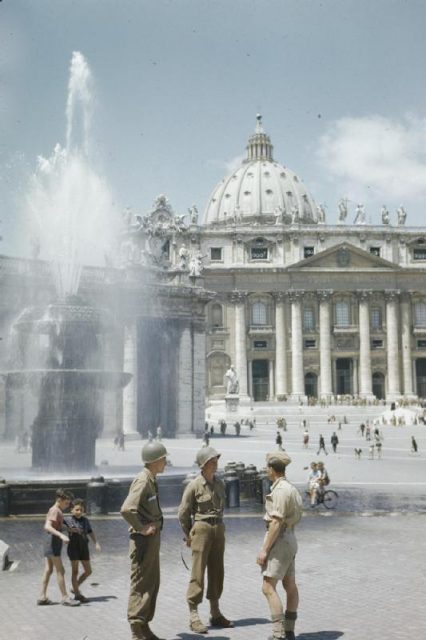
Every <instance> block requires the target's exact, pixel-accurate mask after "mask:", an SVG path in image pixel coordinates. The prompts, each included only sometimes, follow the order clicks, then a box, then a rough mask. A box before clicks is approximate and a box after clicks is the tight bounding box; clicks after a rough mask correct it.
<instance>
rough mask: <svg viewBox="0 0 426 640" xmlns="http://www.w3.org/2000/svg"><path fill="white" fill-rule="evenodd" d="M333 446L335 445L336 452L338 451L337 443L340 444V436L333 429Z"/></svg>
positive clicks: (331, 440) (331, 439)
mask: <svg viewBox="0 0 426 640" xmlns="http://www.w3.org/2000/svg"><path fill="white" fill-rule="evenodd" d="M330 442H331V446H332V447H333V451H334V453H336V452H337V445H338V444H339V437H338V435H337V433H336V432H335V431H333V435H332V436H331V438H330Z"/></svg>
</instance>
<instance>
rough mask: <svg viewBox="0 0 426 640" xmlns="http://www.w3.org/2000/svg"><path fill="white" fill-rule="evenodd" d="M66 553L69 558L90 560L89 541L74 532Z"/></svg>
mask: <svg viewBox="0 0 426 640" xmlns="http://www.w3.org/2000/svg"><path fill="white" fill-rule="evenodd" d="M67 554H68V558H69V559H70V560H81V561H86V560H90V554H89V543H88V542H87V540H84V538H82V537H81V536H80V535H79V534H75V535H74V536H71V538H70V541H69V544H68V547H67Z"/></svg>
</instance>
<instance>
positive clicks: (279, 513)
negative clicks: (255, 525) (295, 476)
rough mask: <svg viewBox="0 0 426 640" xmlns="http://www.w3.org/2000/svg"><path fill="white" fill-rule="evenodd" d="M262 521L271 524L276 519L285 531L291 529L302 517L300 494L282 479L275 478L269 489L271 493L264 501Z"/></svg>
mask: <svg viewBox="0 0 426 640" xmlns="http://www.w3.org/2000/svg"><path fill="white" fill-rule="evenodd" d="M265 510H266V513H265V515H264V518H263V519H264V520H266V522H271V521H272V519H273V518H278V519H279V520H281V521H282V522H283V524H284V525H285V527H286V528H287V529H289V528H293V527H294V525H296V524H297V523H298V522H299V520H300V518H301V517H302V510H303V505H302V498H301V496H300V493H299V492H298V490H297V489H296V487H295V486H293V485H292V484H291V483H290V482H288V480H286V479H285V478H284V477H281V478H277V480H275V482H274V484H273V485H272V487H271V493H269V494H268V495H267V496H266V499H265Z"/></svg>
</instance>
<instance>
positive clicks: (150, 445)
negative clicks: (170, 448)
mask: <svg viewBox="0 0 426 640" xmlns="http://www.w3.org/2000/svg"><path fill="white" fill-rule="evenodd" d="M166 455H167V450H166V447H165V446H164V445H163V444H161V442H157V441H154V442H147V443H146V445H144V446H143V447H142V462H144V463H145V464H146V463H149V462H157V460H161V458H165V457H166Z"/></svg>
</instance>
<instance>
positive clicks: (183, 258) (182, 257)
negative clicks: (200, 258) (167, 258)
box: [179, 244, 189, 271]
mask: <svg viewBox="0 0 426 640" xmlns="http://www.w3.org/2000/svg"><path fill="white" fill-rule="evenodd" d="M188 260H189V251H188V249H187V248H186V245H185V244H183V245H182V246H181V248H180V249H179V269H182V271H187V270H188Z"/></svg>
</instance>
